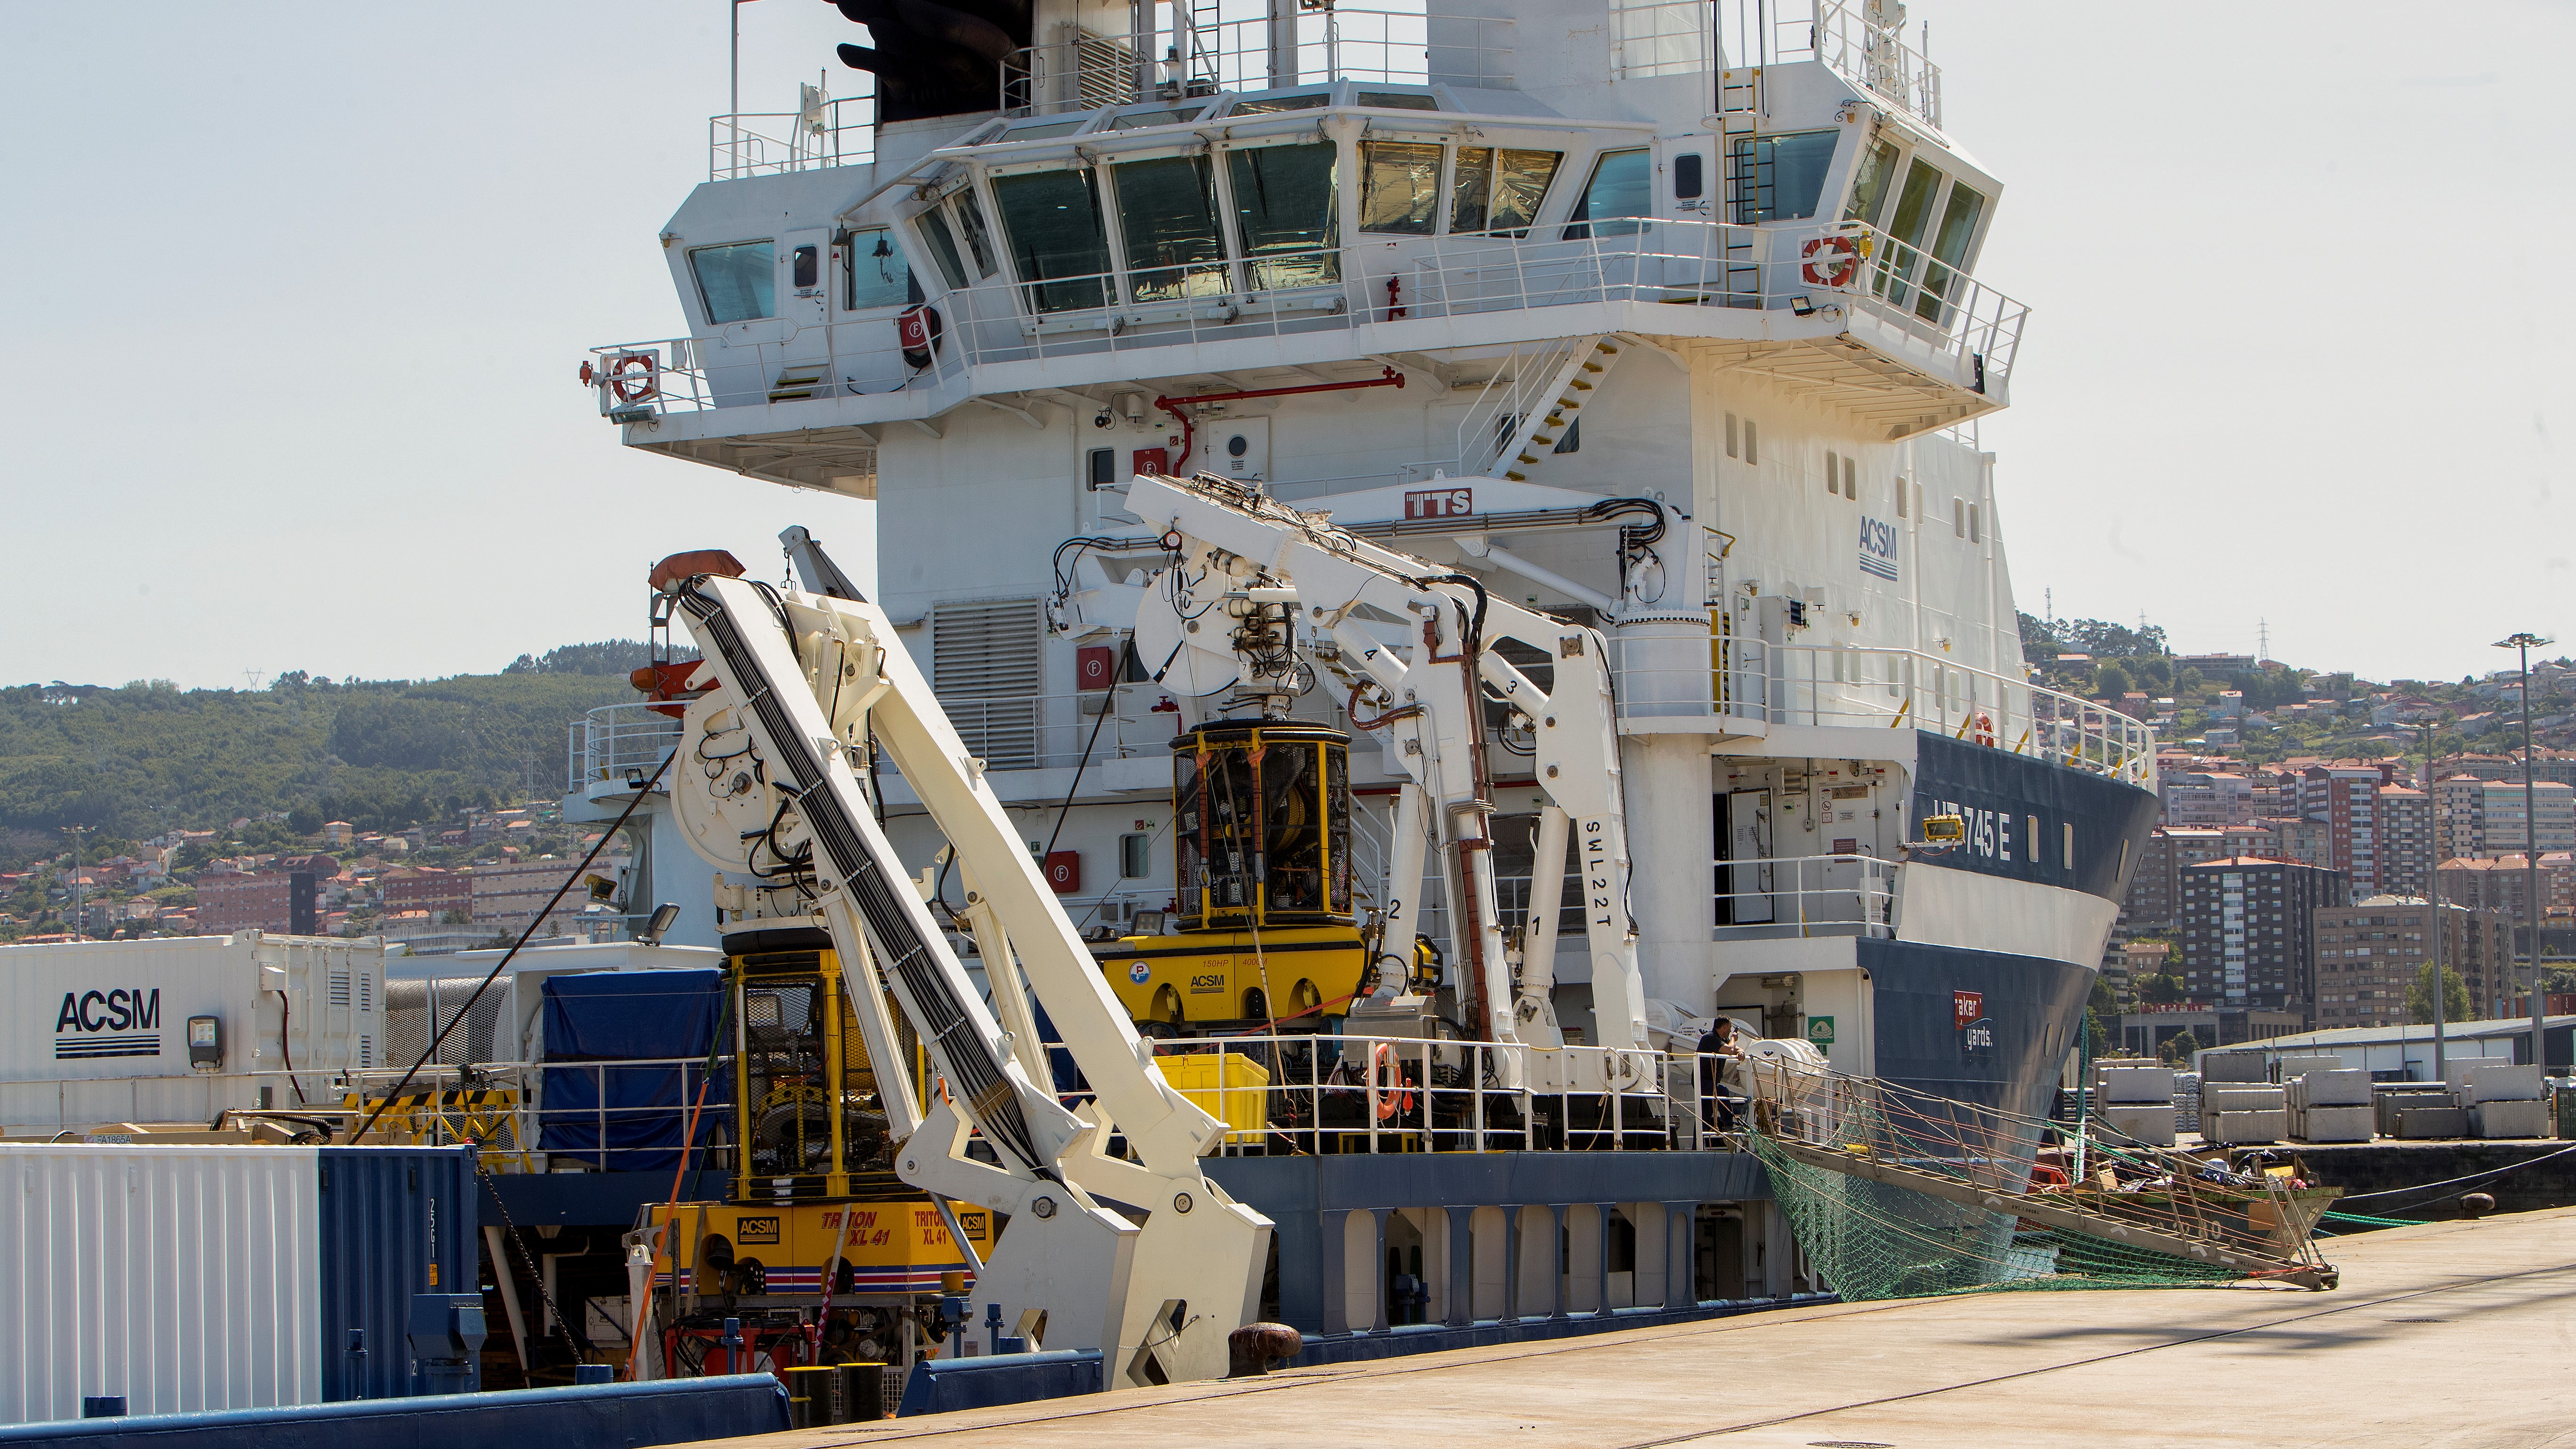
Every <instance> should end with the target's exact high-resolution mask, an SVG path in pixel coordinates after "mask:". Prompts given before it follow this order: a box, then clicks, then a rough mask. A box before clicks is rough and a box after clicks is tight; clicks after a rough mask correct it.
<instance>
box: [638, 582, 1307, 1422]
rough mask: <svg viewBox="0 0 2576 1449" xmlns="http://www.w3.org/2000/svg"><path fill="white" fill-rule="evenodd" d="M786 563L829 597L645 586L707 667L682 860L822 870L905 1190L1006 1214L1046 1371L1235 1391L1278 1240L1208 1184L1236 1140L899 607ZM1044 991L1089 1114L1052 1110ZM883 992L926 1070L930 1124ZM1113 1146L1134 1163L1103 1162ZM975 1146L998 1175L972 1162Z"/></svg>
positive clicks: (682, 800) (1009, 1243) (685, 761)
mask: <svg viewBox="0 0 2576 1449" xmlns="http://www.w3.org/2000/svg"><path fill="white" fill-rule="evenodd" d="M789 542H790V549H791V553H793V554H796V556H797V558H798V562H799V563H800V565H802V571H803V574H804V577H805V578H806V580H807V583H808V585H809V587H811V588H813V589H814V590H816V591H815V592H805V591H801V590H794V589H787V590H781V589H776V588H772V587H770V586H768V585H765V584H761V583H758V582H755V581H752V580H749V579H745V578H743V577H741V574H742V567H741V565H740V564H739V563H737V562H735V561H734V560H733V559H732V558H731V557H729V556H727V555H724V554H721V553H696V554H681V555H676V556H674V557H673V558H671V559H669V560H666V561H664V563H663V564H662V565H661V566H660V567H659V568H657V569H656V570H655V571H654V575H653V585H654V587H655V588H656V589H658V590H661V591H663V592H665V593H667V594H668V595H669V596H670V600H671V603H672V605H673V609H672V612H673V613H674V614H676V615H677V617H678V618H679V619H680V620H681V622H682V623H683V625H684V626H685V627H686V629H687V631H688V633H689V634H690V635H691V636H692V637H693V638H694V639H695V640H696V642H697V644H698V645H699V648H700V651H701V653H702V654H703V655H704V657H705V665H704V667H703V668H701V669H700V670H698V671H697V672H696V673H695V675H693V676H692V678H691V679H690V681H689V683H688V687H689V688H690V689H692V690H698V689H703V690H704V691H705V692H704V693H701V694H697V695H696V696H695V697H694V698H692V699H691V700H690V702H689V703H688V705H687V708H686V712H685V714H684V717H683V720H682V727H681V734H680V740H679V744H678V747H677V748H678V750H679V752H680V756H679V761H678V763H677V765H676V766H675V770H674V776H675V783H674V786H673V789H672V799H673V802H674V807H675V810H676V812H677V814H678V815H679V816H680V818H681V820H682V822H683V825H684V826H685V828H686V829H687V833H688V835H689V838H690V840H691V843H692V844H693V846H695V848H696V849H697V850H698V852H699V853H700V854H701V855H704V856H706V857H707V858H708V859H709V860H710V861H712V862H714V863H715V864H716V865H718V866H719V867H722V868H728V869H732V870H741V871H745V872H747V873H748V872H750V871H751V843H752V842H754V841H758V842H760V844H761V847H762V848H763V849H764V850H770V851H778V852H781V853H782V854H784V855H785V856H787V857H791V858H798V859H805V858H808V857H809V856H810V866H811V882H810V890H811V892H812V899H811V901H810V903H807V904H808V906H809V908H810V910H811V912H812V915H813V917H814V918H815V919H816V920H818V921H819V923H820V924H821V925H822V926H823V927H824V928H825V929H826V930H828V931H829V932H830V934H831V938H832V942H833V945H834V947H835V949H836V950H837V951H838V952H839V954H840V957H841V960H842V961H843V963H844V970H843V975H842V979H843V980H844V981H845V982H848V983H850V992H849V994H850V998H851V1001H850V1004H851V1006H852V1008H853V1010H854V1014H855V1015H856V1017H857V1019H858V1022H859V1027H860V1032H861V1035H862V1036H863V1037H864V1039H865V1041H866V1043H867V1048H868V1058H869V1062H870V1064H871V1066H872V1067H873V1069H874V1070H875V1071H876V1073H877V1074H878V1081H879V1087H880V1094H881V1097H882V1100H883V1105H884V1107H885V1110H886V1112H887V1115H888V1119H889V1121H888V1125H889V1128H890V1130H891V1132H892V1133H893V1135H894V1137H895V1138H896V1139H897V1141H898V1144H899V1145H898V1146H897V1148H896V1150H895V1154H894V1157H895V1162H896V1170H897V1173H898V1175H900V1176H901V1177H902V1178H903V1180H904V1181H905V1182H907V1183H910V1184H912V1185H913V1186H915V1187H918V1188H920V1189H922V1190H923V1191H925V1192H927V1193H930V1194H932V1196H933V1197H934V1199H935V1200H936V1201H938V1202H940V1203H941V1204H942V1207H943V1211H944V1208H945V1203H946V1201H947V1200H948V1199H950V1198H956V1199H960V1200H963V1201H968V1202H974V1203H980V1204H982V1205H983V1206H985V1207H987V1208H989V1209H991V1210H993V1211H995V1212H997V1213H1003V1214H1007V1215H1008V1217H1009V1220H1010V1221H1009V1225H1008V1227H1007V1229H1006V1230H1005V1231H1004V1232H1003V1234H1002V1236H1001V1239H1000V1242H999V1243H998V1245H997V1246H996V1248H995V1250H994V1252H993V1256H992V1258H991V1260H990V1261H989V1262H986V1263H985V1264H983V1265H982V1271H981V1273H980V1274H979V1276H978V1278H977V1280H976V1283H975V1288H974V1296H975V1297H976V1298H977V1299H978V1300H982V1301H987V1302H993V1303H998V1304H1000V1305H1001V1308H1002V1311H1003V1319H1004V1321H1005V1322H1013V1323H1016V1324H1018V1325H1019V1329H1018V1331H1019V1332H1021V1333H1040V1334H1042V1336H1043V1341H1044V1346H1045V1347H1047V1348H1050V1349H1060V1348H1073V1349H1098V1350H1100V1351H1101V1353H1102V1357H1103V1373H1104V1379H1105V1382H1107V1383H1108V1384H1110V1385H1112V1386H1124V1385H1129V1384H1137V1385H1142V1384H1153V1383H1165V1382H1181V1381H1186V1380H1191V1379H1205V1378H1217V1377H1222V1376H1223V1375H1224V1373H1225V1371H1226V1339H1227V1335H1228V1334H1230V1333H1231V1332H1232V1331H1233V1330H1234V1329H1236V1328H1237V1327H1240V1326H1241V1325H1243V1324H1244V1323H1246V1322H1247V1321H1249V1320H1251V1319H1252V1318H1253V1317H1254V1316H1256V1314H1257V1311H1258V1306H1259V1294H1260V1290H1261V1280H1262V1274H1263V1270H1264V1268H1265V1265H1266V1262H1267V1257H1268V1246H1269V1234H1270V1231H1271V1224H1270V1221H1269V1219H1267V1218H1265V1217H1263V1216H1262V1215H1261V1214H1259V1213H1257V1212H1254V1211H1253V1210H1252V1209H1251V1208H1249V1207H1246V1206H1244V1205H1243V1204H1241V1203H1238V1202H1236V1201H1235V1200H1234V1199H1232V1198H1231V1197H1229V1196H1227V1194H1226V1193H1225V1191H1224V1190H1223V1189H1222V1188H1220V1187H1218V1186H1217V1184H1216V1183H1214V1182H1212V1181H1210V1180H1209V1179H1208V1178H1207V1176H1206V1174H1205V1173H1204V1172H1202V1171H1201V1170H1200V1166H1199V1161H1198V1159H1199V1158H1200V1156H1201V1155H1202V1154H1204V1153H1206V1152H1208V1151H1210V1150H1212V1149H1213V1148H1214V1146H1215V1145H1216V1144H1217V1143H1218V1141H1219V1140H1220V1138H1221V1134H1222V1133H1223V1131H1224V1127H1223V1124H1221V1123H1220V1122H1218V1120H1217V1119H1216V1118H1214V1117H1212V1116H1210V1115H1209V1114H1208V1113H1206V1112H1204V1111H1202V1110H1200V1109H1199V1107H1198V1106H1197V1105H1196V1104H1194V1103H1192V1102H1191V1101H1190V1100H1189V1099H1188V1098H1186V1097H1184V1096H1182V1095H1181V1094H1180V1093H1179V1092H1177V1091H1175V1090H1174V1089H1173V1088H1172V1087H1171V1086H1170V1084H1168V1083H1167V1082H1166V1081H1165V1080H1164V1079H1163V1076H1162V1073H1161V1072H1160V1071H1159V1070H1157V1069H1156V1067H1155V1065H1154V1061H1153V1055H1152V1051H1151V1049H1150V1048H1149V1047H1148V1046H1147V1045H1146V1044H1145V1043H1143V1042H1142V1041H1140V1040H1139V1039H1138V1038H1137V1035H1136V1032H1135V1030H1134V1028H1133V1026H1132V1025H1131V1024H1130V1022H1129V1021H1128V1018H1127V1015H1126V1013H1125V1012H1124V1011H1122V1010H1121V1009H1120V1008H1119V1005H1118V1002H1117V1000H1116V999H1115V998H1114V997H1113V996H1112V995H1111V994H1110V992H1109V990H1108V988H1107V986H1106V985H1105V984H1104V983H1103V982H1102V980H1101V976H1100V972H1099V968H1098V967H1097V966H1095V965H1094V964H1093V961H1092V957H1091V953H1090V952H1089V950H1088V949H1087V948H1086V947H1085V946H1084V944H1083V942H1082V939H1081V936H1080V935H1079V933H1078V932H1077V931H1076V929H1075V927H1074V924H1073V922H1072V920H1071V919H1069V918H1068V917H1067V916H1066V915H1065V913H1064V909H1063V907H1062V906H1061V905H1060V904H1059V903H1058V902H1057V899H1056V896H1055V893H1054V892H1053V891H1051V890H1050V889H1048V887H1047V885H1046V882H1045V881H1044V879H1043V878H1042V877H1041V876H1040V874H1039V871H1038V867H1037V864H1036V863H1035V862H1034V861H1033V860H1031V859H1030V857H1029V853H1028V850H1027V848H1026V847H1025V845H1023V843H1022V842H1021V840H1020V838H1019V832H1018V831H1017V830H1015V829H1014V828H1013V827H1012V825H1011V824H1010V822H1009V820H1008V819H1007V817H1005V816H1004V814H1003V811H1002V804H1001V801H1000V799H999V798H998V797H997V796H996V795H995V794H994V792H993V789H992V787H991V786H989V785H987V784H986V783H984V778H983V762H982V761H981V760H978V759H976V758H974V757H973V756H972V755H971V754H970V753H969V752H968V750H967V748H966V746H965V744H964V743H963V742H962V741H961V740H960V739H959V737H958V735H957V732H956V730H955V729H954V728H953V727H951V725H950V724H949V722H948V719H947V716H946V715H945V714H943V713H942V712H941V711H940V708H939V704H938V701H937V700H936V699H935V698H934V697H933V695H932V693H931V689H930V685H929V682H928V681H927V680H925V679H924V678H923V677H922V673H921V671H920V669H919V668H918V667H917V666H916V665H915V664H914V663H913V661H912V659H911V657H910V656H909V655H907V654H906V653H905V652H904V649H903V646H902V645H901V643H899V642H898V641H897V639H896V637H895V631H894V626H893V624H892V622H891V621H890V620H889V619H888V618H887V617H886V614H885V612H884V610H883V609H881V608H879V607H878V606H876V605H874V604H871V603H868V602H866V601H864V600H862V599H859V598H857V597H856V594H857V590H856V589H855V588H854V587H851V586H850V585H849V584H848V583H847V581H846V580H845V579H843V578H841V577H840V575H839V571H838V570H836V569H830V568H829V565H828V560H821V562H820V563H819V564H818V563H817V560H820V559H821V555H820V551H819V549H816V548H814V547H813V545H812V542H811V540H810V539H790V541H789ZM800 545H801V551H800ZM871 741H873V747H874V748H878V749H882V750H883V751H884V753H885V756H886V757H887V758H888V759H889V760H891V761H892V763H893V764H894V765H895V767H896V768H897V769H899V770H900V771H901V772H902V775H903V779H904V781H905V782H906V783H907V784H908V785H910V786H911V787H912V789H913V790H914V791H915V792H916V793H917V794H918V796H919V797H920V799H921V802H922V804H923V805H924V806H925V807H926V808H927V810H928V813H929V815H930V817H931V819H932V820H933V821H934V822H935V823H936V824H937V825H938V827H939V829H940V831H941V832H942V833H943V834H944V835H945V836H946V837H947V839H948V841H949V844H950V847H951V849H953V850H954V851H955V852H956V859H957V861H958V862H959V863H960V864H962V865H963V867H964V870H965V875H966V878H967V891H968V901H969V907H968V909H967V911H966V912H965V917H966V919H967V921H968V924H969V927H970V929H971V930H972V931H973V933H974V935H975V938H976V944H977V948H978V950H979V952H980V954H981V956H982V959H983V962H984V967H985V977H986V980H987V982H988V983H989V985H990V988H991V991H992V996H993V1005H992V1008H991V1009H987V1007H986V1005H985V1003H984V1001H983V1000H982V998H981V996H980V994H979V993H978V992H977V991H976V989H975V987H974V985H973V982H972V980H971V979H970V978H969V977H968V975H967V974H966V972H965V970H964V969H963V967H961V966H960V964H959V962H958V960H957V958H956V955H955V954H954V953H953V952H952V951H951V949H950V947H949V944H948V940H947V937H946V936H945V934H944V933H943V932H942V931H941V930H940V928H939V927H938V925H937V924H936V923H934V922H933V921H932V919H931V916H930V912H929V909H928V908H927V906H926V905H925V904H924V902H923V900H922V895H921V892H920V890H919V889H918V888H917V887H916V884H915V882H914V881H913V880H911V879H909V878H908V877H907V875H906V873H905V871H904V870H903V868H902V866H901V863H900V861H899V859H898V857H897V856H896V854H895V851H894V849H893V847H892V846H891V845H890V844H889V843H888V842H887V839H886V836H885V833H884V831H883V830H882V829H881V828H880V827H879V826H878V823H877V821H876V819H875V817H874V815H873V814H872V812H871V811H870V810H869V809H868V806H867V801H866V799H865V797H864V795H863V794H862V793H861V791H860V788H859V773H860V772H861V771H862V770H864V769H865V768H866V765H867V752H868V750H869V749H870V748H871ZM1014 962H1016V963H1017V968H1018V969H1017V970H1016V971H1015V970H1014V969H1013V963H1014ZM1023 977H1025V987H1024V986H1023ZM880 979H882V982H883V985H884V988H885V989H884V990H883V991H880V990H877V989H874V988H875V986H876V984H877V983H878V982H879V981H880ZM1032 992H1033V993H1034V994H1035V997H1036V999H1037V1000H1038V1001H1039V1002H1042V1003H1043V1004H1044V1006H1045V1008H1046V1011H1047V1015H1048V1017H1049V1019H1050V1020H1051V1022H1052V1023H1053V1025H1054V1027H1055V1028H1056V1030H1057V1032H1058V1034H1059V1035H1060V1037H1061V1039H1062V1045H1063V1047H1064V1048H1065V1049H1066V1050H1068V1051H1069V1052H1070V1053H1071V1054H1072V1056H1073V1059H1074V1061H1075V1062H1076V1063H1077V1064H1078V1065H1079V1066H1080V1067H1081V1069H1082V1072H1083V1074H1084V1076H1085V1077H1086V1078H1087V1079H1088V1081H1089V1083H1090V1085H1091V1088H1092V1090H1093V1093H1094V1096H1093V1098H1092V1099H1091V1100H1090V1101H1088V1102H1085V1103H1080V1104H1077V1105H1067V1104H1065V1103H1064V1102H1063V1101H1061V1100H1060V1099H1059V1098H1058V1095H1057V1093H1056V1090H1055V1087H1054V1084H1053V1081H1052V1074H1051V1073H1050V1071H1049V1069H1048V1064H1047V1060H1046V1049H1045V1048H1044V1047H1043V1046H1042V1045H1041V1044H1040V1042H1039V1039H1038V1031H1037V1025H1036V1017H1035V1012H1034V1010H1033V1009H1032V1006H1031V1002H1030V999H1029V994H1030V993H1032ZM888 993H891V995H892V997H893V1000H894V1003H895V1005H896V1007H897V1008H899V1009H900V1010H901V1011H902V1012H903V1014H904V1016H905V1017H906V1018H907V1019H908V1020H909V1021H910V1022H911V1024H912V1026H913V1028H914V1029H915V1031H916V1032H917V1034H918V1036H919V1038H920V1040H921V1042H922V1044H923V1045H924V1046H925V1047H926V1048H927V1050H928V1052H929V1057H930V1063H931V1068H932V1070H933V1071H934V1072H935V1073H936V1083H935V1088H934V1090H933V1091H931V1092H930V1093H929V1094H928V1100H929V1109H928V1111H927V1113H926V1114H917V1111H916V1105H915V1104H916V1103H917V1102H918V1101H920V1100H922V1096H923V1094H922V1093H921V1091H920V1089H919V1085H918V1084H917V1083H916V1082H915V1081H914V1080H913V1077H912V1074H911V1072H910V1070H909V1060H910V1059H909V1055H908V1053H907V1052H906V1050H905V1049H904V1048H903V1047H902V1046H901V1045H900V1044H899V1040H898V1037H897V1034H896V1030H895V1023H894V1020H893V1017H892V1015H891V1013H890V1012H889V1009H888V1003H887V994H888ZM997 1012H998V1014H999V1018H998V1019H997V1018H996V1013H997ZM1113 1131H1115V1132H1116V1133H1118V1134H1119V1135H1120V1136H1122V1137H1123V1138H1124V1140H1125V1144H1126V1149H1127V1153H1128V1156H1111V1155H1109V1154H1108V1152H1107V1150H1106V1148H1107V1143H1108V1139H1109V1136H1110V1134H1111V1133H1112V1132H1113ZM978 1136H980V1139H981V1144H982V1146H984V1147H985V1148H988V1149H989V1151H990V1154H991V1158H992V1160H990V1161H985V1160H981V1159H979V1158H978V1157H976V1156H972V1155H970V1154H969V1145H970V1142H972V1141H974V1139H975V1138H976V1137H978ZM1131 1158H1132V1160H1130V1159H1131ZM1040 1325H1043V1327H1041V1326H1040Z"/></svg>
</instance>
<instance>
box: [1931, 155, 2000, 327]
mask: <svg viewBox="0 0 2576 1449" xmlns="http://www.w3.org/2000/svg"><path fill="white" fill-rule="evenodd" d="M1985 214H1986V198H1985V195H1984V194H1983V193H1982V192H1978V191H1974V190H1971V189H1970V188H1969V187H1968V186H1967V185H1965V184H1964V183H1961V182H1957V181H1953V182H1951V183H1950V199H1949V201H1948V202H1947V203H1946V204H1944V205H1943V206H1942V208H1941V226H1940V229H1939V230H1938V231H1935V232H1934V233H1933V235H1932V265H1931V267H1930V269H1928V270H1927V271H1926V272H1925V273H1924V275H1923V295H1922V296H1920V297H1917V298H1916V299H1915V301H1914V312H1915V315H1916V316H1918V317H1922V318H1924V319H1925V320H1927V321H1935V322H1937V321H1939V320H1940V317H1941V304H1942V303H1943V302H1945V301H1955V300H1957V299H1956V298H1954V297H1952V296H1951V293H1952V292H1953V291H1954V290H1957V289H1956V288H1955V287H1954V285H1953V279H1954V278H1955V277H1957V275H1958V274H1959V272H1960V271H1961V270H1962V269H1964V268H1965V267H1966V266H1967V262H1968V244H1969V243H1970V242H1972V241H1974V240H1975V239H1976V235H1977V223H1978V222H1979V221H1980V220H1982V219H1983V218H1984V216H1985Z"/></svg>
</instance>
